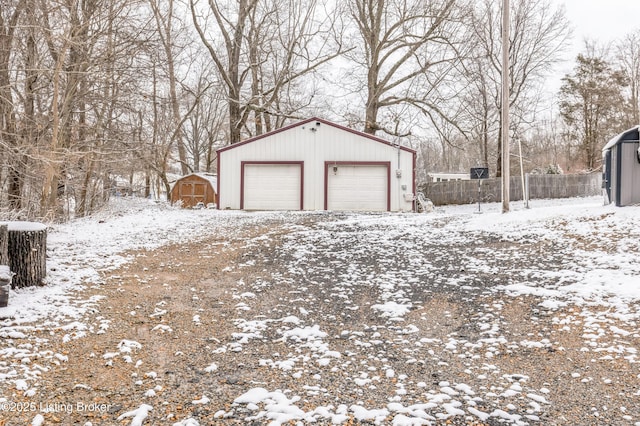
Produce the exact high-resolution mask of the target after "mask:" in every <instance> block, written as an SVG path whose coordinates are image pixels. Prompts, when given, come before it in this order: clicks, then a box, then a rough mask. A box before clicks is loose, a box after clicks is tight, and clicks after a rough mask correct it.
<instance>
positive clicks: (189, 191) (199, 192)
mask: <svg viewBox="0 0 640 426" xmlns="http://www.w3.org/2000/svg"><path fill="white" fill-rule="evenodd" d="M206 192H207V187H206V185H205V184H204V183H200V182H194V181H190V182H180V199H181V200H182V205H183V206H185V207H193V206H195V205H196V204H198V202H203V203H204V202H205V194H206Z"/></svg>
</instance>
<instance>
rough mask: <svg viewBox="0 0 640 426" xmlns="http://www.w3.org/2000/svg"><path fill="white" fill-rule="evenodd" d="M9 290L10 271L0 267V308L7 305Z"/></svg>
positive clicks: (6, 267)
mask: <svg viewBox="0 0 640 426" xmlns="http://www.w3.org/2000/svg"><path fill="white" fill-rule="evenodd" d="M5 228H6V226H5ZM10 289H11V271H10V270H9V267H8V266H7V265H0V308H4V307H5V306H7V304H8V303H9V290H10Z"/></svg>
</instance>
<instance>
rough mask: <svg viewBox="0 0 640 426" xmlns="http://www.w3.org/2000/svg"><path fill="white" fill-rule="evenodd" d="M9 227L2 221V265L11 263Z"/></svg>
mask: <svg viewBox="0 0 640 426" xmlns="http://www.w3.org/2000/svg"><path fill="white" fill-rule="evenodd" d="M8 247H9V228H8V227H7V224H6V223H0V265H8V264H9V248H8Z"/></svg>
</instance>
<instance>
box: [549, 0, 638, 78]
mask: <svg viewBox="0 0 640 426" xmlns="http://www.w3.org/2000/svg"><path fill="white" fill-rule="evenodd" d="M553 2H554V3H555V4H557V5H562V4H564V6H565V10H566V14H567V18H568V19H569V21H570V22H571V26H572V28H573V34H574V36H573V41H572V47H571V55H567V58H568V59H569V60H568V61H567V64H565V66H563V69H566V70H567V72H569V71H570V70H571V69H572V64H573V58H575V57H576V55H577V54H578V53H580V52H581V51H582V50H583V47H584V40H585V38H588V39H590V40H596V41H598V42H601V43H609V42H612V41H614V40H616V39H619V38H622V37H624V36H625V35H626V34H628V33H631V32H633V31H635V30H638V29H640V1H638V0H606V1H605V0H553Z"/></svg>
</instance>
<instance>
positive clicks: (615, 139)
mask: <svg viewBox="0 0 640 426" xmlns="http://www.w3.org/2000/svg"><path fill="white" fill-rule="evenodd" d="M638 129H640V125H638V126H635V127H632V128H630V129H627V130H625V131H624V132H622V133H618V134H617V135H615V136H614V137H612V138H611V139H609V142H607V144H606V145H605V146H604V148H602V152H603V153H604V152H605V151H608V150H610V149H611V148H613V147H614V146H615V145H616V144H617V143H618V142H619V141H620V139H621V138H622V137H623V136H624V135H626V134H627V133H629V132H630V131H632V130H638Z"/></svg>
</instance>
